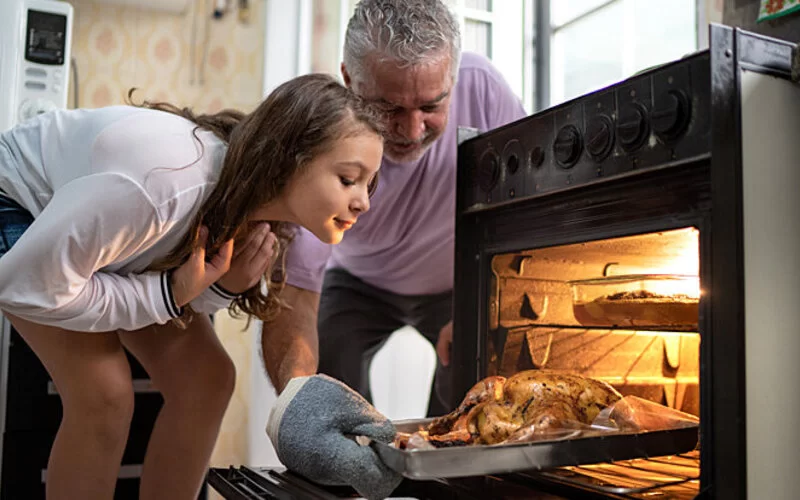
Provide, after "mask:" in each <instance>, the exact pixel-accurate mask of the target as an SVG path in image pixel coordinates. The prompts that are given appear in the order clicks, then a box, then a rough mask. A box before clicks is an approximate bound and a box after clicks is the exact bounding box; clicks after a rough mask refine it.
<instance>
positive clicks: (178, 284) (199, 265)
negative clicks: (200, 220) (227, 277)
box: [171, 226, 233, 307]
mask: <svg viewBox="0 0 800 500" xmlns="http://www.w3.org/2000/svg"><path fill="white" fill-rule="evenodd" d="M199 233H200V234H199V236H198V240H197V246H196V247H195V248H194V250H192V254H191V255H190V256H189V259H188V260H187V261H186V262H184V263H183V264H182V265H181V266H180V267H179V268H177V269H175V271H174V272H173V273H172V283H171V285H172V298H173V299H174V300H175V304H176V305H177V306H178V307H183V306H185V305H186V304H188V303H189V302H191V301H192V300H194V299H195V298H196V297H198V296H199V295H200V294H201V293H203V290H205V289H206V288H208V287H209V286H211V284H212V283H214V282H215V281H217V280H218V279H219V278H220V277H221V276H222V275H223V274H225V273H226V272H228V268H229V267H230V265H231V256H232V254H233V240H232V239H231V240H228V241H226V242H225V244H224V245H222V248H220V250H219V252H217V254H216V255H214V257H212V258H211V260H210V261H209V262H206V242H207V241H208V228H207V227H205V226H202V227H201V228H200V231H199Z"/></svg>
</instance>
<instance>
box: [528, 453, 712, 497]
mask: <svg viewBox="0 0 800 500" xmlns="http://www.w3.org/2000/svg"><path fill="white" fill-rule="evenodd" d="M519 475H521V476H526V477H530V478H532V479H535V480H537V481H540V482H545V483H557V484H559V485H561V486H568V487H572V488H579V489H581V490H584V491H592V492H595V493H600V494H603V495H608V496H609V497H611V498H619V499H646V498H647V499H649V498H654V497H655V496H656V495H659V496H661V497H662V498H670V499H675V500H683V499H687V500H688V499H693V498H695V497H696V496H697V494H698V493H699V489H700V451H699V450H694V451H691V452H688V453H684V454H680V455H672V456H664V457H653V458H639V459H632V460H621V461H617V462H610V463H605V464H592V465H579V466H571V467H560V468H558V469H552V470H548V471H541V472H530V473H520V474H519Z"/></svg>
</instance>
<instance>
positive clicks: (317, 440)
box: [267, 375, 402, 500]
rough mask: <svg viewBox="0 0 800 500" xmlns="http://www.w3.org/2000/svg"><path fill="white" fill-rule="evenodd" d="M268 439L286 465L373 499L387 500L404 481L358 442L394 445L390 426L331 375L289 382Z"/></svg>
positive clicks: (271, 421) (270, 423) (271, 417)
mask: <svg viewBox="0 0 800 500" xmlns="http://www.w3.org/2000/svg"><path fill="white" fill-rule="evenodd" d="M267 434H268V435H269V438H270V439H271V440H272V444H273V446H274V447H275V451H276V452H277V453H278V458H279V459H280V460H281V462H282V463H283V465H285V466H286V467H287V468H289V469H290V470H293V471H295V472H298V473H300V474H302V475H303V476H306V477H307V478H309V479H311V480H313V481H316V482H318V483H321V484H331V485H342V484H346V485H350V486H352V487H353V488H355V489H356V491H358V493H359V494H360V495H361V496H363V497H366V498H367V499H369V500H374V499H380V498H386V497H387V496H389V495H390V494H391V493H392V491H394V489H395V488H397V486H398V485H399V484H400V481H401V480H402V477H401V476H400V474H398V473H397V472H395V471H393V470H392V469H390V468H389V467H387V466H386V464H384V463H383V461H382V460H381V459H380V457H378V455H377V454H376V453H375V451H374V450H373V449H372V447H370V446H361V445H360V444H358V443H357V442H356V441H355V440H354V437H356V436H366V437H368V438H370V439H374V440H376V441H381V442H384V443H388V442H391V441H392V439H394V436H395V428H394V425H392V422H391V421H389V419H387V418H386V417H384V416H383V415H381V414H380V413H379V412H378V411H377V410H376V409H375V408H374V407H373V406H372V405H370V404H369V403H368V402H367V400H365V399H364V398H363V397H361V395H360V394H358V393H357V392H355V391H354V390H352V389H350V388H349V387H347V386H346V385H344V384H343V383H341V382H339V381H338V380H336V379H333V378H331V377H328V376H327V375H312V376H310V377H298V378H293V379H292V380H291V381H289V383H288V384H287V385H286V388H285V389H284V390H283V392H282V393H281V395H280V397H278V400H277V401H276V402H275V405H274V406H273V407H272V411H271V412H270V415H269V421H268V423H267Z"/></svg>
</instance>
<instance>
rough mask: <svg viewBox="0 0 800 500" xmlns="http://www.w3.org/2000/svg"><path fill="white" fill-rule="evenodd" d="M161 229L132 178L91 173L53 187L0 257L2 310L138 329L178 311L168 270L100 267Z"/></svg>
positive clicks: (67, 323)
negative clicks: (128, 270) (125, 270)
mask: <svg viewBox="0 0 800 500" xmlns="http://www.w3.org/2000/svg"><path fill="white" fill-rule="evenodd" d="M163 231H164V228H163V224H162V221H161V219H160V217H159V214H158V211H157V210H156V207H155V206H154V205H153V203H152V201H151V199H150V197H149V196H147V194H146V193H145V192H144V191H142V190H141V188H140V187H139V186H138V184H136V183H135V182H134V181H133V180H131V179H130V178H128V177H126V176H123V175H119V174H96V175H92V176H88V177H83V178H81V179H79V180H75V181H73V182H71V183H68V184H66V185H65V186H63V187H61V188H60V189H58V190H57V191H56V193H55V194H54V195H53V198H52V199H51V200H50V202H49V203H48V204H47V206H46V207H45V209H44V210H43V211H42V213H41V214H40V215H39V216H38V217H37V218H36V219H35V220H34V222H33V224H32V225H31V226H30V228H28V230H27V231H25V233H24V234H23V235H22V237H21V238H20V239H19V241H18V242H17V243H16V244H15V245H14V246H13V247H12V248H11V249H10V250H9V251H8V253H6V254H5V255H4V256H3V257H2V259H0V309H3V310H5V311H7V312H9V313H11V314H14V315H17V316H20V317H22V318H24V319H27V320H29V321H32V322H35V323H40V324H44V325H52V326H58V327H61V328H66V329H69V330H77V331H87V332H105V331H114V330H117V329H122V330H136V329H139V328H142V327H145V326H147V325H150V324H154V323H159V324H161V323H166V322H167V321H169V320H170V319H171V318H175V317H177V316H178V315H179V314H180V310H179V309H178V307H177V306H176V305H175V303H174V299H173V297H172V290H171V287H170V283H169V279H168V276H167V273H166V272H143V273H140V274H128V275H120V274H117V273H113V272H104V271H102V269H103V268H104V267H106V266H108V265H110V264H113V263H116V262H121V261H124V260H126V259H128V258H130V257H132V256H134V255H135V254H137V253H138V252H141V251H143V250H144V249H146V248H148V247H150V246H152V245H153V244H154V243H155V242H156V241H158V239H159V238H160V236H161V235H162V234H163Z"/></svg>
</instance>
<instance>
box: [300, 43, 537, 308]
mask: <svg viewBox="0 0 800 500" xmlns="http://www.w3.org/2000/svg"><path fill="white" fill-rule="evenodd" d="M524 116H525V110H524V109H523V107H522V104H521V103H520V101H519V99H518V98H517V97H516V96H515V95H514V93H513V92H512V91H511V88H510V87H509V86H508V84H507V83H506V82H505V80H504V79H503V77H502V76H501V75H500V73H499V72H498V71H497V70H496V69H495V68H494V67H493V66H491V64H490V63H489V61H488V60H487V59H485V58H484V57H482V56H479V55H477V54H470V53H464V54H463V55H462V58H461V66H460V68H459V71H458V82H457V83H456V87H455V90H454V92H453V96H452V99H451V101H450V117H449V121H448V123H447V127H446V129H445V131H444V133H443V134H442V136H441V137H440V138H439V140H437V141H436V142H435V143H434V144H433V145H432V146H431V147H430V148H429V149H428V151H426V152H425V154H424V155H423V156H422V157H421V158H420V159H419V160H417V161H415V162H411V163H402V164H400V163H395V162H392V161H391V160H389V159H388V158H385V157H384V159H383V164H382V165H381V170H380V182H379V183H378V189H377V190H376V192H375V193H374V194H373V196H372V199H371V200H370V210H369V211H368V212H367V213H365V214H362V215H361V216H359V217H358V223H357V224H355V225H354V226H353V227H352V228H351V229H350V230H348V231H347V232H346V233H345V235H344V239H343V240H342V242H341V243H339V244H338V245H327V244H325V243H322V242H320V241H319V240H318V239H317V238H316V237H315V236H314V235H312V234H311V233H309V232H308V231H306V230H304V229H300V230H299V231H298V233H297V236H296V238H295V241H294V242H293V243H292V246H291V248H290V250H289V254H288V257H287V282H288V283H289V284H290V285H293V286H296V287H298V288H304V289H307V290H312V291H315V292H319V291H320V290H321V288H322V278H323V274H324V271H325V269H326V268H331V267H340V268H344V269H345V270H347V271H348V272H349V273H351V274H352V275H354V276H356V277H358V278H361V279H362V280H364V281H365V282H366V283H369V284H370V285H372V286H375V287H378V288H382V289H384V290H388V291H390V292H394V293H397V294H403V295H422V294H432V293H439V292H444V291H447V290H450V289H452V288H453V254H454V241H455V204H456V155H457V147H458V144H457V139H456V132H457V129H458V127H459V126H466V127H474V128H477V129H478V130H480V131H482V132H485V131H488V130H491V129H494V128H497V127H500V126H502V125H505V124H507V123H510V122H512V121H515V120H517V119H519V118H522V117H524Z"/></svg>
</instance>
